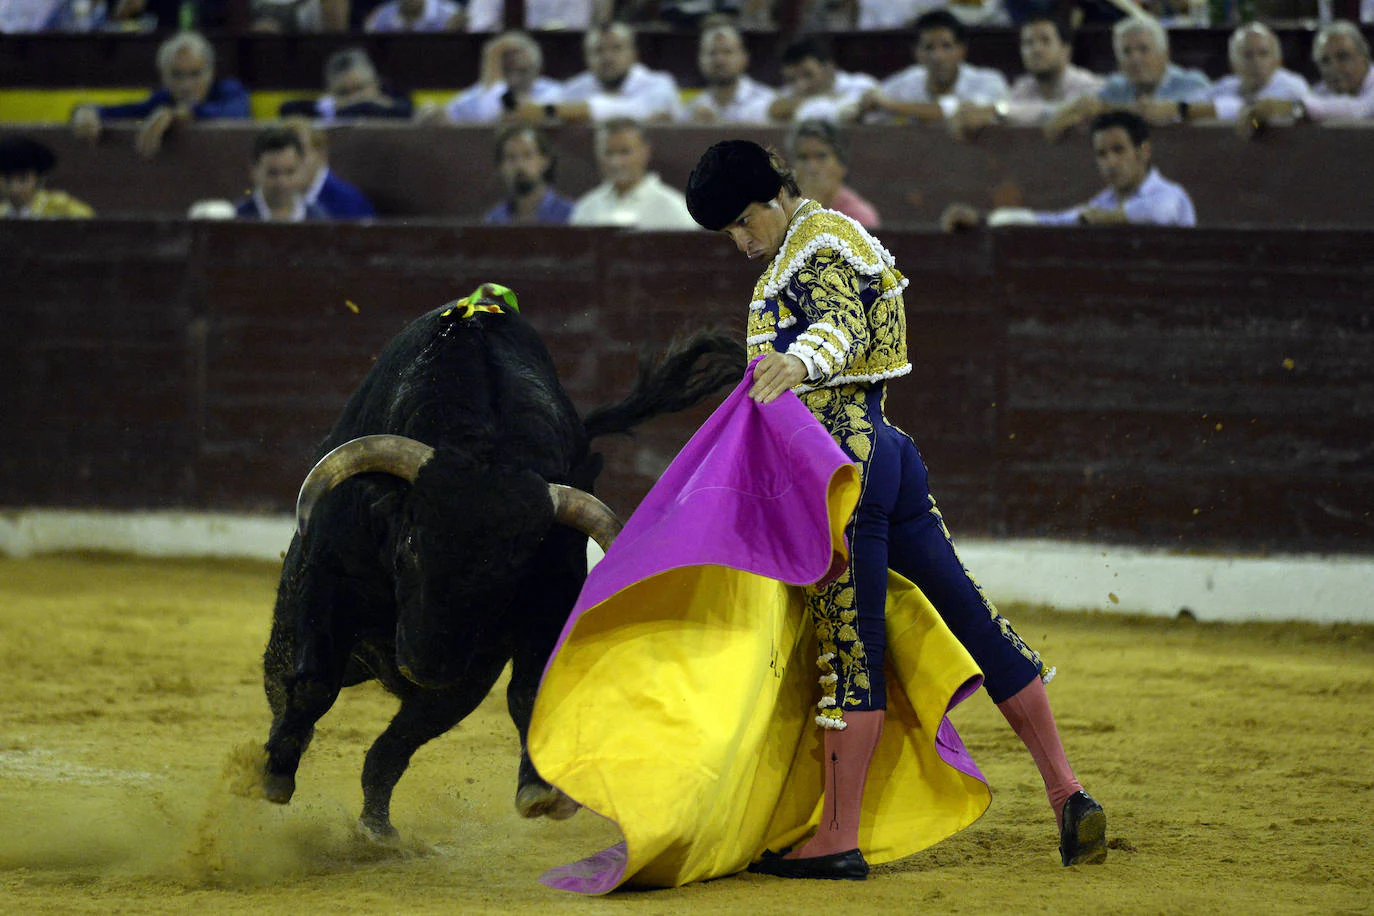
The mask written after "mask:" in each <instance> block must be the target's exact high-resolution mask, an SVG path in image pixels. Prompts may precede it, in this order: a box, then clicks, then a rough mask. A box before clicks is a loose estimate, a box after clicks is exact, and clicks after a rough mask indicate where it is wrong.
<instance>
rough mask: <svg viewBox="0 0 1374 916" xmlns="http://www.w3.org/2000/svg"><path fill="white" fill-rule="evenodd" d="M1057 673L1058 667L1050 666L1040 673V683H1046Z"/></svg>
mask: <svg viewBox="0 0 1374 916" xmlns="http://www.w3.org/2000/svg"><path fill="white" fill-rule="evenodd" d="M1058 673H1059V669H1058V668H1050V669H1049V670H1048V671H1046V672H1045V673H1044V674H1042V675H1040V683H1042V684H1048V683H1049V682H1050V681H1052V680H1054V676H1055V675H1056V674H1058Z"/></svg>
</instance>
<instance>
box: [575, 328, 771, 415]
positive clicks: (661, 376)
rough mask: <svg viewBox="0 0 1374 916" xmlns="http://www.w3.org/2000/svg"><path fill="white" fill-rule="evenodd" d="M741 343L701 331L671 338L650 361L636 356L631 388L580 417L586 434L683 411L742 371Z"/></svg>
mask: <svg viewBox="0 0 1374 916" xmlns="http://www.w3.org/2000/svg"><path fill="white" fill-rule="evenodd" d="M744 366H745V353H744V346H743V345H742V344H741V343H740V342H739V341H738V340H737V339H736V338H735V337H734V336H732V335H728V334H722V333H720V332H717V331H703V332H700V333H697V334H694V335H692V336H691V337H690V338H688V339H687V340H685V341H674V342H673V343H671V344H669V345H668V349H667V350H666V351H665V352H664V353H663V354H662V356H660V357H659V358H658V360H654V359H653V358H652V357H651V356H650V355H649V354H647V353H646V354H645V355H644V356H642V357H641V358H640V360H639V378H638V379H637V380H636V381H635V387H634V390H633V391H631V392H630V393H629V395H627V396H626V398H625V400H623V401H621V402H620V403H619V404H607V405H605V406H603V407H597V408H594V409H593V410H591V412H589V413H588V414H587V418H586V420H585V421H584V423H585V425H586V427H587V438H588V439H595V438H596V437H597V436H605V435H610V434H613V433H628V432H629V431H630V430H632V429H633V428H634V427H636V426H638V425H639V424H640V423H643V422H644V421H645V420H648V419H649V418H651V417H654V416H657V415H658V414H661V413H673V412H674V411H678V410H686V409H687V408H688V407H692V406H693V405H695V404H697V403H699V402H700V401H702V400H703V399H704V398H706V396H707V395H709V394H711V393H712V392H714V391H716V390H718V389H720V388H722V387H724V386H726V385H735V384H738V383H739V380H740V379H741V378H742V377H743V376H744Z"/></svg>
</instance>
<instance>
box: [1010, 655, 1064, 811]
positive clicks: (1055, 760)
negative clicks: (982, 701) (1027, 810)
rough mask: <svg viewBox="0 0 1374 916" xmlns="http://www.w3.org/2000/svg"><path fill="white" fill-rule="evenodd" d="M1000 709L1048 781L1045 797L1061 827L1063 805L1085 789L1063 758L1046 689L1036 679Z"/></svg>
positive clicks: (1062, 747) (1046, 781)
mask: <svg viewBox="0 0 1374 916" xmlns="http://www.w3.org/2000/svg"><path fill="white" fill-rule="evenodd" d="M997 708H998V709H1000V710H1002V715H1004V716H1006V718H1007V722H1009V723H1010V724H1011V727H1012V730H1013V731H1014V732H1016V734H1017V736H1019V737H1020V739H1021V740H1022V741H1023V742H1024V743H1025V745H1026V748H1027V749H1028V750H1029V751H1030V753H1031V757H1033V758H1034V759H1035V765H1036V767H1037V768H1038V769H1039V770H1040V778H1041V779H1043V780H1044V781H1045V795H1047V796H1048V797H1049V800H1050V807H1051V808H1053V809H1054V816H1055V819H1056V821H1059V822H1060V826H1061V827H1062V825H1063V824H1062V817H1063V813H1064V802H1066V801H1068V799H1069V796H1070V795H1072V794H1073V793H1075V792H1080V791H1082V789H1083V787H1082V786H1081V785H1079V784H1078V780H1077V779H1075V778H1074V775H1073V768H1072V767H1070V766H1069V760H1068V758H1067V757H1065V756H1064V745H1063V744H1061V743H1060V741H1059V729H1058V728H1056V727H1055V725H1054V713H1053V712H1052V711H1051V710H1050V698H1049V694H1047V693H1046V692H1045V685H1044V684H1043V683H1041V681H1040V678H1038V677H1037V678H1035V679H1033V680H1032V681H1031V682H1030V683H1029V684H1027V685H1026V686H1025V687H1022V688H1021V690H1020V691H1018V692H1017V693H1016V695H1015V696H1013V697H1011V698H1010V699H1007V700H1003V701H1002V702H1001V703H998V704H997Z"/></svg>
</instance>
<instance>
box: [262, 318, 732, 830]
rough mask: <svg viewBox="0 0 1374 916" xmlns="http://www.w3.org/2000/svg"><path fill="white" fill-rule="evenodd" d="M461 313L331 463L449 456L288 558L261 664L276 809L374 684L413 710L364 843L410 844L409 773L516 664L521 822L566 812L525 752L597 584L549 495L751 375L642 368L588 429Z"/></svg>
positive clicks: (392, 381)
mask: <svg viewBox="0 0 1374 916" xmlns="http://www.w3.org/2000/svg"><path fill="white" fill-rule="evenodd" d="M445 311H446V309H445V308H440V309H435V310H434V311H433V312H430V313H429V314H427V315H425V316H423V317H421V318H419V319H417V320H416V321H415V322H413V323H412V324H411V325H410V326H408V327H407V328H406V329H405V330H403V331H402V332H401V333H400V334H399V335H398V336H397V337H396V338H395V339H394V340H392V341H391V343H390V344H388V346H387V347H386V349H385V350H384V351H383V352H382V353H381V355H380V356H379V357H378V359H377V362H376V365H375V366H374V367H373V369H372V371H371V372H370V373H368V375H367V377H366V378H365V379H364V380H363V382H362V384H361V385H360V386H359V388H358V390H357V391H356V392H355V393H354V394H353V396H352V398H350V399H349V402H348V404H347V406H346V407H345V408H344V411H343V414H342V415H341V416H340V418H339V420H338V422H337V423H336V424H335V426H334V429H333V430H332V431H331V432H330V434H329V436H328V438H326V439H325V441H324V442H323V443H322V445H321V447H320V451H319V454H318V455H317V458H318V457H320V456H323V455H324V454H325V453H326V452H328V451H329V450H330V449H332V448H334V447H335V446H337V445H340V444H342V443H344V442H346V441H348V440H350V439H353V438H355V437H358V436H363V435H369V434H375V433H391V434H397V435H403V436H408V437H410V438H413V439H418V440H420V441H422V442H424V443H426V444H428V445H430V446H433V447H434V448H435V449H436V453H435V456H434V458H432V459H431V460H430V461H429V462H428V463H427V464H426V465H425V466H424V467H423V468H422V469H421V470H420V473H419V475H418V477H417V478H416V481H415V484H414V485H413V486H411V485H409V484H407V483H406V482H405V481H403V480H401V479H399V478H397V477H394V476H391V475H388V474H378V473H368V474H360V475H357V476H355V477H352V478H350V479H349V480H347V481H345V482H344V483H342V484H340V485H339V486H338V487H336V488H335V489H334V490H333V491H331V492H330V493H329V494H327V495H326V496H324V497H323V498H322V499H321V500H320V502H319V504H318V505H317V506H316V507H315V510H314V514H313V515H312V516H311V519H310V524H309V528H308V530H307V532H306V534H305V535H304V536H303V537H302V536H297V537H296V538H294V539H293V540H292V542H291V547H290V549H289V550H288V552H287V556H286V561H285V564H284V566H283V569H282V578H281V585H280V588H279V590H278V594H277V604H276V610H275V614H274V618H273V625H272V634H271V638H270V641H269V643H268V646H267V651H266V653H265V654H264V659H263V660H264V683H265V686H266V690H267V697H268V701H269V703H270V705H271V708H272V716H273V722H272V730H271V734H270V736H269V738H268V741H267V755H268V760H267V765H266V772H265V773H264V790H265V792H266V794H267V797H268V798H270V799H272V800H273V801H278V802H283V803H284V802H286V801H288V800H289V799H290V798H291V794H292V792H293V791H294V789H295V774H296V770H297V767H298V765H299V763H300V758H301V754H302V753H303V752H304V750H305V748H306V746H307V745H308V744H309V742H310V738H311V735H312V734H313V731H314V725H315V722H316V721H318V720H319V718H320V717H321V716H323V715H324V714H325V713H326V712H327V711H328V710H329V708H330V706H332V705H333V703H334V700H335V699H336V698H337V697H338V694H339V691H340V689H342V688H343V687H346V686H349V685H352V684H357V683H361V682H363V681H366V680H370V679H373V678H376V679H377V680H378V681H380V682H381V683H382V684H383V685H384V686H385V687H386V689H387V690H389V691H390V692H391V693H393V694H395V695H396V696H397V697H399V698H400V700H401V706H400V709H399V710H398V711H397V713H396V716H395V718H393V719H392V721H391V723H390V725H388V727H387V728H386V730H385V731H384V732H383V733H382V734H381V736H380V737H378V739H377V741H376V742H375V743H374V744H373V746H372V747H371V749H370V750H369V751H368V754H367V759H366V761H365V763H364V766H363V776H362V782H363V799H364V800H363V813H362V823H363V825H364V826H365V827H366V828H367V829H369V830H370V831H372V832H373V833H374V834H379V835H387V834H391V833H394V830H393V828H392V826H391V822H390V803H391V794H392V790H393V789H394V788H395V786H396V782H397V781H398V780H399V779H400V777H401V775H402V773H404V772H405V769H406V767H407V766H408V764H409V761H410V757H411V755H412V754H413V753H414V752H415V750H416V749H417V748H419V747H420V746H421V745H423V744H424V743H425V742H427V741H429V740H431V739H433V738H436V737H438V736H439V735H441V734H443V733H444V732H446V731H448V730H449V729H450V728H452V727H453V726H454V725H455V724H457V723H458V722H459V721H460V720H461V719H463V717H465V716H466V715H468V713H470V712H471V711H472V710H473V709H475V708H476V707H477V705H478V704H479V703H481V701H482V700H483V699H484V698H485V697H486V695H487V693H488V692H489V691H490V689H491V687H492V685H493V684H494V683H495V682H496V679H497V677H498V676H499V675H500V673H501V671H502V669H503V668H504V667H505V665H506V663H507V662H508V661H510V662H512V663H513V667H512V675H511V681H510V687H509V689H508V691H507V704H508V707H509V710H510V714H511V718H512V719H513V720H514V722H515V725H516V728H517V730H518V731H519V734H520V740H521V748H522V751H521V760H520V768H519V775H518V791H519V790H525V791H524V792H521V793H520V797H521V804H522V806H523V809H524V812H525V813H527V814H537V813H547V812H548V811H549V810H550V809H551V808H553V806H555V805H557V804H558V803H559V801H558V796H557V793H556V792H554V790H552V789H551V788H550V787H548V785H547V784H546V783H544V782H543V780H542V779H540V777H539V775H538V773H537V772H535V770H534V767H533V766H532V765H531V763H530V761H529V757H528V755H527V754H526V753H525V752H524V741H525V736H526V732H527V730H528V728H529V722H530V715H531V712H532V710H533V705H534V695H535V690H536V688H537V686H538V681H539V677H540V674H541V673H542V671H543V668H544V664H545V663H546V662H547V660H548V656H549V653H550V651H551V650H552V647H553V644H554V642H555V640H556V639H557V637H558V634H559V632H560V631H561V629H562V626H563V624H564V622H565V621H566V619H567V616H568V613H569V612H570V611H571V609H572V606H573V602H574V601H575V600H576V597H577V594H578V592H579V590H580V589H581V586H582V581H583V579H584V577H585V566H586V563H585V551H586V537H585V536H584V535H582V534H580V533H578V532H575V531H572V530H570V529H567V528H564V527H562V526H558V525H555V524H554V521H553V508H552V504H551V502H550V500H549V497H548V495H547V487H546V482H547V483H565V484H570V485H572V486H575V487H578V488H580V489H583V490H587V491H589V492H590V491H591V490H592V487H593V484H594V483H595V480H596V476H597V473H598V472H599V470H600V468H601V458H600V456H599V455H597V454H595V453H593V452H591V451H590V450H589V441H590V440H591V439H592V438H594V437H596V436H600V435H607V434H613V433H625V432H628V431H629V430H630V429H631V428H632V427H633V426H634V425H636V424H638V423H640V422H642V421H644V420H646V419H648V418H650V417H652V416H654V415H655V414H659V413H663V412H667V411H672V410H680V409H683V408H685V407H689V406H691V405H692V404H695V403H697V402H698V401H700V400H701V399H702V398H704V397H705V396H706V395H708V394H710V393H711V392H712V391H714V390H716V389H718V388H720V387H721V386H722V385H725V384H729V383H733V382H735V381H737V380H738V379H739V378H740V376H741V374H742V371H743V367H744V354H743V350H742V348H741V347H740V346H739V345H738V344H737V343H735V342H734V341H733V340H732V339H730V338H728V337H725V336H723V335H717V334H703V335H698V336H697V337H694V338H692V339H691V340H689V341H687V342H686V343H684V344H681V345H677V346H674V347H673V348H671V349H670V351H669V353H668V354H667V355H666V356H665V358H664V359H663V360H662V361H661V362H660V363H659V364H657V365H655V364H653V363H650V362H644V363H642V364H641V371H640V374H639V378H638V381H637V384H636V386H635V389H634V391H632V392H631V393H630V394H629V396H628V397H626V398H625V400H624V401H622V402H620V403H619V404H615V405H610V406H607V407H604V408H599V409H597V410H593V411H592V412H591V413H590V414H589V415H588V418H587V422H586V423H585V424H584V423H583V421H582V420H581V419H580V418H579V417H578V415H577V412H576V411H575V410H574V409H573V406H572V403H571V402H570V401H569V399H568V397H567V395H566V394H565V392H564V391H563V388H562V386H561V385H560V384H559V382H558V378H557V375H556V373H555V371H554V366H553V361H552V359H551V358H550V357H549V354H548V352H547V350H545V348H544V345H543V343H542V342H541V341H540V340H539V337H538V335H536V334H535V332H534V331H533V330H532V329H531V328H530V326H529V325H528V324H527V323H526V322H525V321H524V320H523V319H522V318H520V317H519V315H516V314H511V313H502V314H495V313H488V312H477V313H475V314H474V316H473V317H471V318H462V317H461V310H458V311H452V312H450V313H449V314H447V315H445V314H443V313H444V312H445ZM421 685H423V686H421ZM529 799H534V800H535V801H534V802H533V803H529V802H528V800H529ZM564 801H565V800H564Z"/></svg>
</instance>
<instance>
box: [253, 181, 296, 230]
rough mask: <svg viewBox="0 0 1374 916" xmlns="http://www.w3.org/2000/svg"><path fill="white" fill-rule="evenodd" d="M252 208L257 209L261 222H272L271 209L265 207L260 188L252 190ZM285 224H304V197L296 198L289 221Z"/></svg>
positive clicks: (265, 201)
mask: <svg viewBox="0 0 1374 916" xmlns="http://www.w3.org/2000/svg"><path fill="white" fill-rule="evenodd" d="M253 206H255V207H257V210H258V216H259V217H260V218H261V219H262V220H263V222H269V221H271V220H272V218H273V217H272V208H271V207H269V206H267V200H266V198H264V197H263V196H262V189H261V188H254V189H253ZM286 222H289V223H303V222H305V198H304V197H301V196H299V195H298V196H297V197H296V205H295V207H293V208H292V210H291V216H290V218H289V219H287V220H286Z"/></svg>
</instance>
